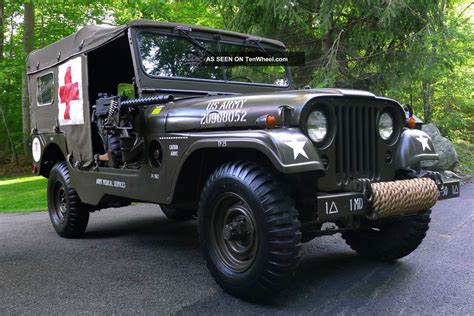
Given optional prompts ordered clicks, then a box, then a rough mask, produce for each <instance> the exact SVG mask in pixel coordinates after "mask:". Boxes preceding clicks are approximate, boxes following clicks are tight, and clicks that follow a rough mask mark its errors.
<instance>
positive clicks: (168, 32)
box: [131, 28, 293, 90]
mask: <svg viewBox="0 0 474 316" xmlns="http://www.w3.org/2000/svg"><path fill="white" fill-rule="evenodd" d="M133 33H134V34H133ZM133 33H132V34H133V36H131V38H132V43H133V45H132V46H133V48H132V51H133V52H134V54H133V55H134V57H133V58H134V60H135V63H136V68H139V70H140V72H141V73H142V74H143V75H144V76H145V77H147V78H149V79H152V80H169V81H181V82H186V81H188V82H202V83H207V84H219V85H228V86H243V87H245V86H250V87H265V88H273V89H275V90H286V89H289V88H290V87H291V86H292V83H293V81H292V77H291V72H290V69H289V66H288V65H283V67H284V68H285V76H286V78H287V80H288V84H287V85H284V86H283V85H276V84H270V83H260V82H242V81H229V80H223V79H206V78H192V77H181V76H173V77H170V76H154V75H151V74H149V73H148V72H147V71H146V70H145V68H144V65H143V61H142V58H141V54H140V42H139V36H140V35H141V34H142V33H154V34H158V35H164V36H169V37H175V38H179V39H183V40H185V41H188V39H187V38H186V36H185V35H183V34H180V33H178V32H174V30H173V29H160V28H137V29H135V32H133ZM189 35H190V36H192V37H193V38H194V39H196V40H197V41H205V42H214V43H215V44H216V46H217V47H218V50H220V49H219V47H220V44H221V43H222V44H228V45H229V44H230V45H235V46H241V47H243V48H251V49H254V50H258V49H257V48H256V46H255V45H254V44H252V43H249V44H246V43H245V42H244V40H242V39H241V38H238V37H235V40H234V38H229V37H228V36H227V37H226V39H215V38H214V36H216V35H217V36H220V34H219V32H218V30H216V32H215V33H211V32H202V31H199V30H198V31H191V32H189ZM249 37H250V35H249ZM190 43H191V42H190ZM191 45H193V44H192V43H191ZM260 45H262V46H263V47H264V48H265V49H268V50H274V51H277V52H281V53H282V54H285V53H286V50H285V49H284V48H282V47H278V46H275V45H270V44H267V43H260ZM216 53H219V51H217V52H216ZM221 67H222V66H221ZM221 69H222V68H221Z"/></svg>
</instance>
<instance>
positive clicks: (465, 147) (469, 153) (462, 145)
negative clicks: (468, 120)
mask: <svg viewBox="0 0 474 316" xmlns="http://www.w3.org/2000/svg"><path fill="white" fill-rule="evenodd" d="M454 147H455V148H456V151H457V153H458V159H459V163H460V165H461V170H462V171H463V172H465V173H467V174H472V175H474V144H471V143H468V142H464V141H457V142H455V143H454Z"/></svg>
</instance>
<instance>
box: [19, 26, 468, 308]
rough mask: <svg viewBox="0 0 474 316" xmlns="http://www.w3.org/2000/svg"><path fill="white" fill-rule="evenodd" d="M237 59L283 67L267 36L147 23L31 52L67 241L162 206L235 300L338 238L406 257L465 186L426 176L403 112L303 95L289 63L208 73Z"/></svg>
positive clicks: (86, 32)
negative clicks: (193, 228)
mask: <svg viewBox="0 0 474 316" xmlns="http://www.w3.org/2000/svg"><path fill="white" fill-rule="evenodd" d="M240 53H241V54H262V55H264V56H273V57H274V56H280V57H281V56H286V51H285V46H284V44H283V43H281V42H279V41H276V40H271V39H265V38H259V37H255V36H250V35H246V34H240V33H235V32H229V31H224V30H216V29H211V28H206V27H200V26H189V25H182V24H177V23H162V22H156V21H148V20H137V21H132V22H130V23H129V24H127V25H125V26H120V27H101V26H86V27H84V28H82V29H81V30H79V31H78V32H76V33H75V34H72V35H70V36H68V37H66V38H64V39H62V40H60V41H58V42H56V43H54V44H52V45H50V46H48V47H45V48H43V49H40V50H37V51H34V52H32V53H31V54H30V55H29V56H28V60H27V72H28V78H29V79H28V81H29V91H30V100H31V126H32V132H31V137H32V153H33V160H34V162H33V171H34V172H35V173H36V174H38V175H42V176H44V177H46V178H48V189H47V200H48V210H49V216H50V219H51V222H52V224H53V227H54V229H55V230H56V232H57V233H58V234H59V235H60V236H62V237H66V238H77V237H80V236H82V235H83V234H84V232H85V231H86V227H87V224H88V221H89V215H90V213H91V212H94V211H98V210H100V209H104V208H110V207H122V206H127V205H130V204H131V202H147V203H155V204H158V205H159V206H160V207H161V210H162V211H163V213H164V214H165V215H166V216H167V217H169V218H170V219H171V220H191V219H197V222H198V230H199V239H200V244H201V248H202V253H203V256H204V258H205V261H206V263H207V266H208V268H209V270H210V272H211V274H212V276H213V277H214V279H215V280H216V281H217V283H218V284H219V285H220V286H221V287H222V288H223V289H224V290H226V291H227V292H229V293H231V294H232V295H235V296H237V297H241V298H244V299H259V298H263V297H268V296H269V295H271V294H272V293H275V292H276V291H278V290H280V289H282V288H283V287H284V286H285V285H286V284H288V282H289V281H290V280H291V276H292V275H293V274H294V272H295V270H296V267H297V264H298V260H299V257H300V254H299V252H300V246H301V243H302V242H308V241H310V240H312V239H313V238H315V237H317V236H323V235H329V234H336V233H341V235H342V238H344V239H345V241H346V242H347V244H348V245H349V246H350V247H351V248H352V249H354V250H355V251H356V252H358V253H359V254H360V255H362V256H365V257H368V258H371V259H375V260H383V261H390V260H396V259H399V258H401V257H404V256H406V255H408V254H410V253H411V252H412V251H414V250H415V249H416V248H417V247H418V245H419V244H420V243H421V241H422V240H423V238H424V236H425V234H426V232H427V230H428V224H429V222H430V208H431V207H432V206H433V205H434V204H435V203H436V201H437V200H438V199H440V198H450V197H456V196H458V195H459V183H458V182H456V181H450V182H446V181H445V182H444V183H443V181H442V179H441V177H440V176H439V174H437V173H434V172H426V171H423V170H422V169H420V162H421V161H423V160H433V159H438V155H437V154H436V152H435V150H434V146H433V144H432V142H431V140H430V138H429V136H428V135H427V134H425V133H424V132H422V131H421V130H420V122H419V121H417V119H416V118H415V117H414V116H413V113H412V111H411V108H410V107H409V106H408V107H404V106H402V105H401V104H400V103H398V102H396V101H394V100H391V99H388V98H384V97H377V96H375V95H374V94H372V93H370V92H366V91H359V90H350V89H309V88H305V89H300V90H298V89H296V87H295V86H294V84H293V82H292V79H291V74H290V71H289V67H288V65H287V64H278V65H275V64H271V65H265V64H255V65H251V64H250V63H249V64H246V63H235V64H232V63H228V62H222V63H219V62H217V63H216V62H213V63H210V62H207V58H208V57H213V58H212V60H214V61H215V60H218V58H217V59H216V58H214V57H219V56H227V57H229V56H236V55H237V54H240ZM227 57H226V58H227ZM227 60H228V58H227V59H225V58H224V61H227Z"/></svg>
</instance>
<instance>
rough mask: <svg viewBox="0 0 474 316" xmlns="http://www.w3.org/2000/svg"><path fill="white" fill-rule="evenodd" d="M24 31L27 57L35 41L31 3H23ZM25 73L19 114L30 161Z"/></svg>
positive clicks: (28, 111)
mask: <svg viewBox="0 0 474 316" xmlns="http://www.w3.org/2000/svg"><path fill="white" fill-rule="evenodd" d="M23 25H24V29H23V45H24V51H25V54H26V55H28V54H29V53H30V52H31V51H32V50H33V46H34V40H35V5H34V3H33V2H32V1H28V2H25V11H24V24H23ZM27 80H28V79H27V77H26V71H25V72H24V73H23V80H22V88H23V89H22V97H21V104H22V106H21V114H22V124H23V152H24V154H25V156H26V158H27V159H28V160H31V150H30V145H29V135H30V100H29V94H28V81H27Z"/></svg>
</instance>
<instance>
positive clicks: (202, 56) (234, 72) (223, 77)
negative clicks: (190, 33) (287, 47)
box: [138, 32, 289, 86]
mask: <svg viewBox="0 0 474 316" xmlns="http://www.w3.org/2000/svg"><path fill="white" fill-rule="evenodd" d="M195 40H196V42H197V43H193V42H192V40H190V39H189V38H187V37H181V36H180V37H175V36H169V35H163V34H158V33H152V32H141V33H139V35H138V45H139V52H140V58H141V63H142V66H143V69H144V71H145V72H146V73H147V74H148V75H149V76H151V77H176V78H195V79H208V80H219V81H227V82H245V83H259V84H270V85H276V86H288V84H289V80H288V77H287V74H286V68H285V66H284V65H283V64H277V65H275V64H271V65H261V64H247V63H235V64H234V63H218V62H215V61H216V60H215V59H214V62H210V59H209V57H213V58H216V56H223V55H231V56H236V55H247V54H252V53H257V54H259V55H270V56H279V57H281V56H283V52H282V51H277V50H272V49H269V48H265V51H264V52H262V50H261V49H260V48H259V47H258V46H257V45H254V46H244V45H237V44H231V43H221V42H218V41H207V40H202V39H197V38H196V39H195ZM210 53H213V54H212V55H211V54H210ZM214 54H215V55H214Z"/></svg>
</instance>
